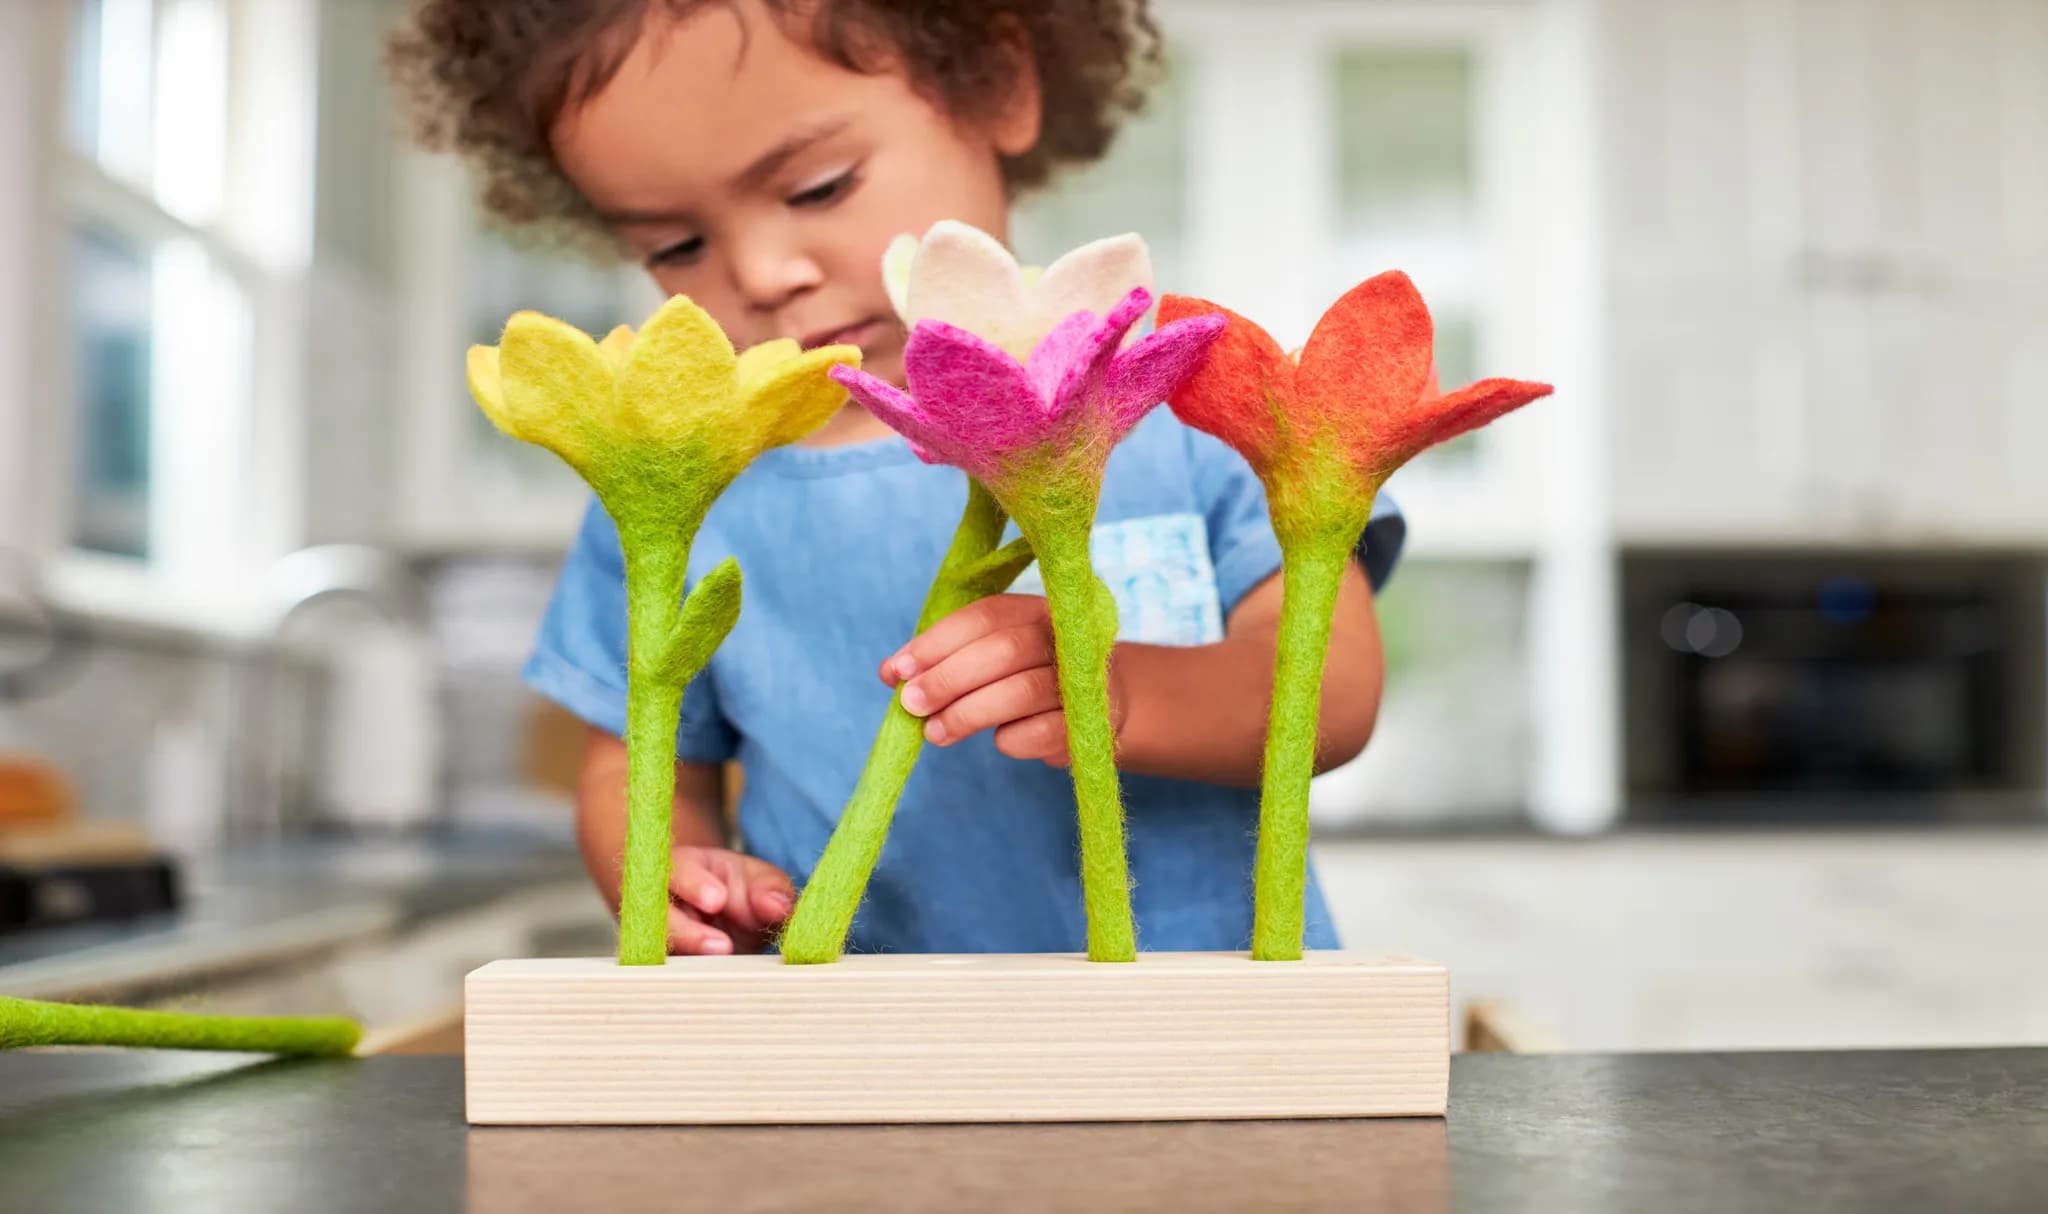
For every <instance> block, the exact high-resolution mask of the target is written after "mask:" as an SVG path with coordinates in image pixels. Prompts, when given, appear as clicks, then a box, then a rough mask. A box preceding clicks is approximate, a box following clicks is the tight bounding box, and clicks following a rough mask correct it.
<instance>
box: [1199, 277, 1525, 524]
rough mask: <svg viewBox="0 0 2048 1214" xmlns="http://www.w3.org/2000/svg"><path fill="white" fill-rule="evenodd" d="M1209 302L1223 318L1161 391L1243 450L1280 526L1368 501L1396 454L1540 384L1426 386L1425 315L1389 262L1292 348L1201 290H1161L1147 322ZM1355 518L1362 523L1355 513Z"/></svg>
mask: <svg viewBox="0 0 2048 1214" xmlns="http://www.w3.org/2000/svg"><path fill="white" fill-rule="evenodd" d="M1213 313H1221V314H1222V315H1223V316H1224V317H1225V318H1226V328H1225V329H1224V331H1223V336H1222V337H1221V338H1220V339H1219V340H1218V341H1217V342H1216V344H1215V345H1214V346H1212V347H1211V348H1210V352H1209V358H1208V361H1207V362H1206V363H1205V364H1204V365H1203V367H1202V368H1201V369H1200V370H1199V371H1197V372H1196V373H1195V374H1194V375H1193V376H1192V377H1190V378H1189V379H1188V380H1187V381H1186V382H1184V383H1183V384H1182V385H1181V387H1180V389H1179V390H1178V391H1176V392H1175V393H1174V394H1173V397H1172V405H1173V411H1174V413H1175V414H1177V415H1178V416H1179V417H1180V419H1181V420H1182V421H1184V422H1186V423H1187V424H1188V425H1190V426H1193V427H1194V428H1196V429H1197V430H1203V431H1206V432H1208V433H1210V434H1213V435H1215V436H1216V437H1218V438H1220V439H1222V440H1223V441H1224V442H1226V443H1229V444H1230V445H1231V446H1232V447H1234V448H1236V449H1237V451H1238V452H1239V453H1240V454H1242V455H1243V456H1244V457H1245V459H1246V460H1247V461H1248V462H1249V463H1250V464H1251V466H1252V468H1253V470H1254V471H1256V472H1257V473H1258V474H1259V477H1260V479H1261V480H1263V481H1265V483H1266V487H1267V492H1268V495H1269V496H1270V497H1271V499H1272V503H1273V510H1274V523H1275V525H1276V526H1277V527H1280V528H1282V529H1285V528H1287V527H1288V526H1289V525H1290V524H1293V523H1295V522H1300V521H1304V520H1301V519H1297V518H1290V517H1286V516H1287V515H1289V514H1300V513H1303V512H1314V513H1317V514H1327V513H1329V510H1328V508H1329V507H1331V506H1333V505H1337V504H1343V505H1349V506H1359V505H1362V506H1363V507H1364V508H1365V509H1367V510H1368V511H1369V510H1370V507H1371V503H1372V498H1373V496H1374V495H1376V494H1377V493H1378V491H1379V488H1380V486H1381V485H1382V484H1384V483H1385V482H1386V479H1387V478H1388V477H1389V476H1392V475H1393V474H1394V472H1395V471H1396V470H1397V469H1399V468H1400V467H1401V465H1403V464H1405V463H1407V462H1408V461H1409V460H1411V459H1413V458H1415V456H1417V455H1419V454H1421V453H1422V452H1423V451H1425V450H1427V449H1428V448H1430V447H1433V446H1435V445H1436V444H1438V443H1441V442H1443V441H1445V440H1447V439H1452V438H1456V437H1457V436H1458V435H1460V434H1464V433H1466V432H1468V431H1471V430H1476V429H1478V428H1479V427H1481V426H1484V425H1485V424H1487V423H1488V422H1490V421H1492V420H1494V419H1495V418H1497V417H1500V416H1501V415H1502V414H1505V413H1508V412H1511V411H1512V410H1514V409H1517V408H1520V407H1521V406H1523V405H1525V404H1527V403H1529V402H1530V401H1532V400H1535V399H1537V398H1538V397H1542V396H1547V395H1549V394H1550V390H1551V389H1550V385H1548V384H1539V383H1527V382H1524V381H1521V380H1513V379H1486V380H1481V381H1479V382H1478V383H1476V384H1473V385H1471V386H1470V387H1466V388H1460V389H1458V390H1457V391H1455V392H1449V393H1444V392H1440V391H1438V390H1437V386H1436V376H1435V372H1434V364H1433V357H1432V349H1433V346H1434V344H1435V326H1434V325H1433V324H1432V323H1431V321H1430V317H1429V308H1428V307H1427V306H1426V305H1425V304H1424V303H1423V302H1422V296H1421V294H1420V293H1419V292H1417V291H1416V289H1415V284H1414V283H1412V282H1410V281H1409V280H1408V276H1407V275H1406V274H1403V273H1401V272H1400V271H1398V270H1390V271H1388V272H1387V273H1385V274H1381V275H1378V276H1376V277H1374V278H1370V279H1367V280H1366V281H1365V282H1362V283H1360V284H1359V285H1358V286H1356V287H1353V288H1352V289H1351V290H1350V291H1349V292H1347V293H1346V294H1345V295H1344V297H1343V298H1342V299H1339V300H1338V301H1337V302H1336V303H1335V304H1334V305H1332V306H1331V308H1330V310H1329V311H1328V312H1325V313H1324V314H1323V318H1322V319H1321V320H1319V321H1317V322H1316V327H1315V331H1314V332H1313V333H1312V334H1310V336H1309V339H1308V344H1307V345H1305V346H1303V347H1302V349H1301V352H1300V354H1299V356H1298V357H1294V356H1289V355H1288V354H1286V353H1285V352H1283V351H1282V350H1281V349H1280V345H1279V343H1278V342H1276V341H1274V340H1273V338H1272V336H1271V335H1269V334H1268V333H1267V332H1266V331H1265V330H1264V329H1262V328H1260V327H1259V326H1258V325H1256V324H1253V323H1252V322H1251V321H1249V320H1246V319H1245V318H1244V317H1242V316H1239V315H1237V314H1236V313H1234V312H1232V311H1230V310H1229V309H1228V308H1224V307H1222V306H1220V305H1217V304H1213V303H1210V302H1208V301H1207V300H1201V299H1191V298H1188V297H1186V296H1180V295H1169V296H1167V297H1166V298H1165V299H1164V300H1162V301H1161V302H1160V305H1159V323H1160V324H1162V325H1164V324H1168V323H1171V322H1173V321H1176V320H1183V319H1186V318H1188V317H1191V316H1203V315H1208V314H1213ZM1318 507H1320V509H1317V508H1318ZM1340 513H1343V514H1346V515H1349V514H1351V513H1353V511H1349V510H1345V511H1340ZM1358 521H1359V525H1360V526H1363V523H1364V519H1363V516H1361V517H1360V518H1359V520H1358Z"/></svg>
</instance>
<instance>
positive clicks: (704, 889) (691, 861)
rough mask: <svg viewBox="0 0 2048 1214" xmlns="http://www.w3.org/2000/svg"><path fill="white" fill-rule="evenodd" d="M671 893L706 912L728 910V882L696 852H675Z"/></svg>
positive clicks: (670, 881)
mask: <svg viewBox="0 0 2048 1214" xmlns="http://www.w3.org/2000/svg"><path fill="white" fill-rule="evenodd" d="M668 888H669V892H670V893H672V894H674V895H675V896H676V897H677V898H680V899H682V900H683V901H684V902H686V903H688V904H689V905H690V906H691V907H694V908H695V909H696V910H698V911H700V912H701V913H703V914H706V915H715V914H717V913H718V912H720V911H722V910H724V909H725V904H726V888H725V882H724V881H721V880H720V879H719V878H718V875H717V874H715V873H713V872H712V871H711V869H710V868H709V867H707V866H706V865H705V864H704V862H703V860H702V859H700V858H699V857H698V855H697V853H696V852H694V851H679V852H677V853H676V854H675V858H674V860H673V861H672V867H671V869H670V871H669V877H668Z"/></svg>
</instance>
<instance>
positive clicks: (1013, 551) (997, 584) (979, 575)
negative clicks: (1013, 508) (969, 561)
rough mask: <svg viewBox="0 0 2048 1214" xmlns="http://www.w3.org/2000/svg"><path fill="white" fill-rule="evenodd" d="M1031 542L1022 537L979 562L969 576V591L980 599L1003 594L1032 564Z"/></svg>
mask: <svg viewBox="0 0 2048 1214" xmlns="http://www.w3.org/2000/svg"><path fill="white" fill-rule="evenodd" d="M1032 556H1033V554H1032V551H1031V541H1030V540H1027V539H1025V538H1024V537H1022V536H1019V537H1017V538H1016V539H1014V540H1011V541H1010V542H1009V543H1007V544H1004V545H1003V546H1002V547H1001V548H998V549H996V550H995V551H994V552H991V553H989V554H988V555H987V556H985V557H983V558H982V559H981V560H979V561H977V562H976V563H975V565H974V568H973V569H971V570H970V571H969V572H968V574H967V586H968V589H969V590H970V591H971V592H972V593H974V594H975V595H976V596H979V597H986V596H988V595H991V594H1001V593H1002V592H1003V591H1005V590H1008V589H1009V588H1010V587H1011V585H1013V584H1014V583H1015V582H1016V580H1017V576H1018V575H1019V574H1021V573H1023V572H1024V570H1025V569H1026V568H1027V567H1028V566H1029V565H1030V564H1031V561H1032Z"/></svg>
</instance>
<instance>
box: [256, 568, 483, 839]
mask: <svg viewBox="0 0 2048 1214" xmlns="http://www.w3.org/2000/svg"><path fill="white" fill-rule="evenodd" d="M264 590H265V599H266V602H267V604H268V610H267V612H266V613H265V615H264V616H263V617H262V621H261V622H262V625H263V631H264V632H265V634H266V635H267V638H268V641H269V643H268V644H267V645H264V646H262V647H261V648H262V654H263V657H262V660H261V661H260V662H258V663H257V677H256V678H255V679H254V680H253V681H252V685H251V686H250V688H249V692H250V694H249V695H248V697H247V702H248V704H249V705H250V709H251V715H250V717H249V718H247V719H248V722H249V725H250V736H252V737H255V738H258V739H260V742H259V744H258V745H256V746H255V747H254V748H253V750H254V753H253V754H251V755H250V756H248V759H247V763H246V767H245V770H247V772H248V775H247V783H246V784H245V789H244V797H243V811H244V812H243V813H242V814H241V815H240V816H241V817H242V819H243V821H242V822H241V823H240V825H241V826H242V827H243V828H245V829H249V830H254V831H256V832H257V833H264V834H273V835H283V834H287V833H296V832H299V831H304V830H307V829H310V828H312V827H315V826H318V825H328V826H342V827H348V828H355V829H363V828H370V829H373V830H374V829H384V830H390V829H397V830H401V831H402V830H407V829H411V828H416V827H420V826H426V825H433V824H436V823H437V822H438V819H439V817H440V815H441V813H442V812H443V811H442V807H443V806H445V804H446V798H445V796H443V795H442V794H443V791H444V790H443V789H441V788H440V786H439V783H438V782H439V779H440V771H441V764H440V762H439V758H440V755H439V737H440V686H439V680H438V678H437V674H436V670H435V660H434V651H433V646H432V641H431V637H430V636H429V629H430V624H431V619H432V614H431V611H430V607H429V603H428V599H427V594H426V589H425V587H424V586H423V585H422V583H421V581H420V579H419V577H418V576H417V575H416V574H415V573H414V572H413V571H412V569H411V567H410V566H409V565H407V563H406V562H405V561H404V560H403V559H402V558H400V557H399V556H398V555H397V554H396V553H393V552H390V551H388V550H385V549H382V548H376V547H372V546H369V545H365V544H320V545H315V546H312V547H307V548H301V549H299V550H298V551H296V552H292V553H290V554H288V555H286V556H284V557H282V558H280V559H279V560H278V561H277V562H276V563H275V564H273V565H272V566H271V567H270V569H269V570H268V571H267V573H266V574H265V577H264ZM337 602H347V603H350V604H353V605H356V606H360V607H367V608H368V609H369V611H370V614H371V615H372V617H374V619H375V621H376V623H375V625H374V626H372V627H367V628H366V627H364V626H363V625H362V624H361V623H360V622H357V623H355V624H353V625H352V626H350V627H348V628H346V629H344V630H342V631H341V632H340V633H339V634H338V638H337V636H336V635H333V634H330V635H329V636H328V637H327V638H326V639H325V640H324V641H311V640H308V639H307V638H306V637H305V635H304V632H305V628H304V623H305V621H306V619H307V616H308V610H309V609H310V608H313V607H315V606H318V605H327V604H332V603H337Z"/></svg>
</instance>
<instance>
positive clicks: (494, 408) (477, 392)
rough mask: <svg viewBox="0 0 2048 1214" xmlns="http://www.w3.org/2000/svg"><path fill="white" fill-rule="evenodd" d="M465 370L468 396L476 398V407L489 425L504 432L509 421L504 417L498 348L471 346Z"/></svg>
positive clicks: (501, 375) (503, 393)
mask: <svg viewBox="0 0 2048 1214" xmlns="http://www.w3.org/2000/svg"><path fill="white" fill-rule="evenodd" d="M467 369H468V372H469V394H470V395H471V396H473V397H475V398H476V403H477V407H478V408H480V409H482V410H483V411H484V416H485V417H488V418H490V419H491V424H493V425H495V426H497V427H498V429H500V430H505V429H506V428H507V425H508V423H509V421H510V419H509V418H507V417H506V416H505V378H504V375H503V373H501V372H500V371H499V370H498V347H496V346H471V347H470V348H469V358H468V366H467ZM508 433H509V431H508Z"/></svg>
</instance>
